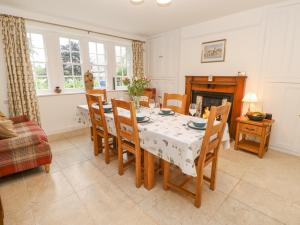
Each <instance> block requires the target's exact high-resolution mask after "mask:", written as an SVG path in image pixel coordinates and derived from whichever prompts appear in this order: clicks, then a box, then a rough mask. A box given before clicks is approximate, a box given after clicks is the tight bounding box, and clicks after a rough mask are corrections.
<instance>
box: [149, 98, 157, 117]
mask: <svg viewBox="0 0 300 225" xmlns="http://www.w3.org/2000/svg"><path fill="white" fill-rule="evenodd" d="M155 105H156V104H155V101H154V99H149V107H150V114H152V113H153V109H154V108H155Z"/></svg>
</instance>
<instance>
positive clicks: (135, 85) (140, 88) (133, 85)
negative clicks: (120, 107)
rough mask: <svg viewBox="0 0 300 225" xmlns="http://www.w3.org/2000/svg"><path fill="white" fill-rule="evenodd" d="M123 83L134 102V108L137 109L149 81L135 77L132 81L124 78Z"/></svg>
mask: <svg viewBox="0 0 300 225" xmlns="http://www.w3.org/2000/svg"><path fill="white" fill-rule="evenodd" d="M123 83H124V85H125V86H127V89H128V94H129V96H130V97H131V99H132V100H133V101H134V104H135V107H136V108H137V109H139V108H140V99H141V96H142V94H143V93H144V89H145V88H146V87H148V86H149V84H150V80H149V79H147V78H146V77H142V78H137V77H135V78H132V79H129V78H125V79H124V80H123Z"/></svg>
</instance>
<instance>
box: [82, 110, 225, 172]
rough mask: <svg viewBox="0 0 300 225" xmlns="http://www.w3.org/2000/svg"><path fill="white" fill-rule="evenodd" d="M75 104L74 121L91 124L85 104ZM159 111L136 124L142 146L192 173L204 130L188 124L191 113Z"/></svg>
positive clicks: (110, 115) (108, 115) (110, 126)
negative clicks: (173, 113) (75, 117)
mask: <svg viewBox="0 0 300 225" xmlns="http://www.w3.org/2000/svg"><path fill="white" fill-rule="evenodd" d="M77 108H78V112H77V121H78V122H80V123H83V124H85V125H86V126H90V120H89V113H88V107H87V105H79V106H78V107H77ZM158 111H159V109H155V110H154V112H153V113H152V114H151V122H148V123H139V124H138V128H139V136H140V144H141V147H142V148H143V149H145V150H146V151H149V152H150V153H152V154H153V155H156V156H158V157H160V158H162V159H164V160H167V161H169V162H171V163H173V164H175V165H177V166H179V167H180V168H181V170H182V172H183V173H185V174H187V175H190V176H194V177H195V176H196V168H195V162H194V161H195V159H196V158H197V156H198V155H199V151H200V146H201V143H202V139H203V136H204V133H205V131H201V130H200V131H199V130H194V129H191V128H189V127H188V126H187V122H188V121H190V120H191V117H190V116H186V115H181V114H177V113H176V114H175V115H174V116H161V115H158ZM142 113H144V114H146V115H148V116H150V111H149V109H148V108H143V109H142ZM105 116H106V121H107V126H108V131H109V133H111V134H113V135H116V130H115V124H114V118H113V113H106V114H105ZM223 146H224V148H225V149H228V148H229V147H230V137H229V133H228V126H226V129H225V132H224V136H223Z"/></svg>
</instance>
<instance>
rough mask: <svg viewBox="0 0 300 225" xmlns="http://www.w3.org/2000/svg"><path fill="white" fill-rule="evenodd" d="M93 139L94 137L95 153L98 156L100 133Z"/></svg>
mask: <svg viewBox="0 0 300 225" xmlns="http://www.w3.org/2000/svg"><path fill="white" fill-rule="evenodd" d="M94 133H95V132H94ZM93 139H94V155H95V156H97V155H99V138H98V135H97V134H95V136H94V138H93Z"/></svg>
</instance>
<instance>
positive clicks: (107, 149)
mask: <svg viewBox="0 0 300 225" xmlns="http://www.w3.org/2000/svg"><path fill="white" fill-rule="evenodd" d="M104 147H105V162H106V164H109V161H110V159H109V158H110V157H109V142H108V137H105V138H104Z"/></svg>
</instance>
